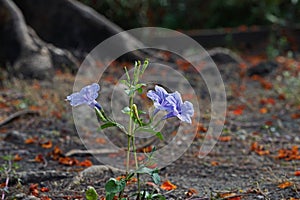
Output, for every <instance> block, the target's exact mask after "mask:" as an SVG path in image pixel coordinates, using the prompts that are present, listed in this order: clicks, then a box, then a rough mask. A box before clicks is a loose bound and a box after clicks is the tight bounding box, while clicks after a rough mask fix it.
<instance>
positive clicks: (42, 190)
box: [40, 187, 50, 192]
mask: <svg viewBox="0 0 300 200" xmlns="http://www.w3.org/2000/svg"><path fill="white" fill-rule="evenodd" d="M40 191H41V192H49V191H50V190H49V188H46V187H42V188H41V189H40Z"/></svg>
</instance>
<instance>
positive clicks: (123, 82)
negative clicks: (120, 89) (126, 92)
mask: <svg viewBox="0 0 300 200" xmlns="http://www.w3.org/2000/svg"><path fill="white" fill-rule="evenodd" d="M120 83H122V84H124V85H126V86H127V87H129V86H130V83H128V81H126V80H120Z"/></svg>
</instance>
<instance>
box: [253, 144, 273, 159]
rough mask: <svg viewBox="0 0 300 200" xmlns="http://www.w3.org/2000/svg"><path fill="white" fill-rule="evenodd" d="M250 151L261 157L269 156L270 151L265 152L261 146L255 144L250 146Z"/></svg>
mask: <svg viewBox="0 0 300 200" xmlns="http://www.w3.org/2000/svg"><path fill="white" fill-rule="evenodd" d="M250 150H251V151H254V152H255V153H256V154H258V155H260V156H263V155H269V154H270V151H269V150H265V148H264V146H263V145H259V144H258V143H257V142H253V143H252V144H251V148H250Z"/></svg>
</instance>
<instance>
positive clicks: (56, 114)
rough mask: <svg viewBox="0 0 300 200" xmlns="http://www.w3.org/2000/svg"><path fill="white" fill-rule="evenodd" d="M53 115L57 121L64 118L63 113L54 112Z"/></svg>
mask: <svg viewBox="0 0 300 200" xmlns="http://www.w3.org/2000/svg"><path fill="white" fill-rule="evenodd" d="M51 115H53V116H54V117H56V118H57V119H61V117H62V112H60V111H52V112H51Z"/></svg>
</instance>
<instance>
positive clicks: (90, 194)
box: [85, 186, 98, 200]
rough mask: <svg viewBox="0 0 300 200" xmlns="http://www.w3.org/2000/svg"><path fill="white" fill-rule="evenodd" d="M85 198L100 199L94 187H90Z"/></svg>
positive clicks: (90, 199) (88, 199)
mask: <svg viewBox="0 0 300 200" xmlns="http://www.w3.org/2000/svg"><path fill="white" fill-rule="evenodd" d="M85 198H86V199H87V200H97V199H98V194H97V192H96V190H95V188H94V187H92V186H88V189H87V191H86V192H85Z"/></svg>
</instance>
